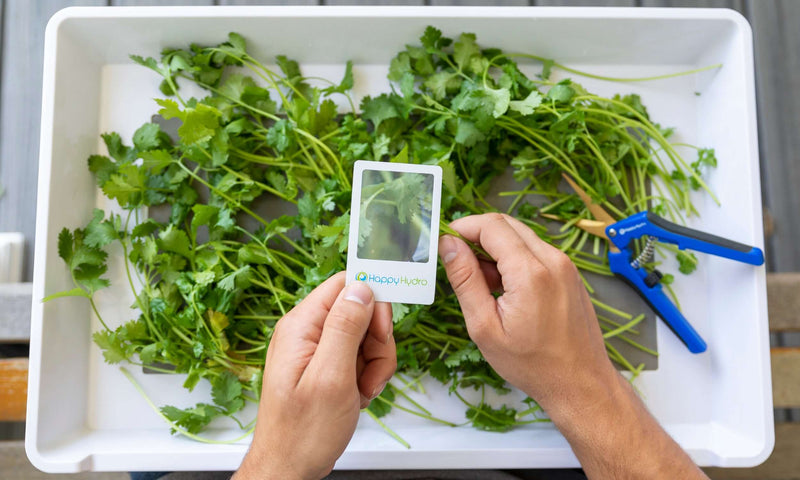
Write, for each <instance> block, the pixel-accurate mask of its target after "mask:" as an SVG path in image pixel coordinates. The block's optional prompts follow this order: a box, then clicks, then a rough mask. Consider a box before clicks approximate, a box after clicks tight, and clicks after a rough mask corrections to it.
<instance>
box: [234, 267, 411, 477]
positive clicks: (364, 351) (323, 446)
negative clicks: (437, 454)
mask: <svg viewBox="0 0 800 480" xmlns="http://www.w3.org/2000/svg"><path fill="white" fill-rule="evenodd" d="M344 283H345V276H344V272H341V273H339V274H336V275H334V276H333V277H331V278H329V279H328V280H326V281H325V282H324V283H323V284H322V285H320V286H319V287H317V288H316V289H314V291H312V292H311V293H310V294H309V295H308V296H307V297H306V298H305V299H304V300H303V301H302V302H300V303H299V304H298V305H297V306H296V307H294V309H292V310H291V311H290V312H289V313H287V314H286V315H285V316H284V317H283V318H282V319H281V320H280V321H279V322H278V323H277V325H276V327H275V332H274V334H273V336H272V340H271V342H270V344H269V349H268V350H267V358H266V363H265V365H264V382H263V387H262V392H261V402H260V405H259V409H258V418H257V421H256V430H255V434H254V436H253V443H252V445H251V447H250V451H249V452H248V453H247V456H245V458H244V461H243V462H242V466H241V468H240V469H239V471H238V472H237V474H236V475H235V476H234V478H237V479H241V478H251V477H252V478H262V479H263V478H281V479H300V478H302V479H311V478H322V477H324V476H325V475H327V474H328V473H329V472H330V471H331V470H332V469H333V465H334V463H335V462H336V459H338V458H339V456H340V455H341V454H342V452H344V449H345V447H346V446H347V444H348V443H349V442H350V438H351V437H352V436H353V432H354V431H355V428H356V423H357V421H358V413H359V409H361V408H365V407H367V406H368V405H369V402H370V400H372V399H373V398H375V397H376V396H378V394H380V392H381V391H382V390H383V388H384V386H385V385H386V382H388V381H389V379H390V378H391V376H392V375H393V374H394V371H395V368H396V367H397V355H396V352H395V345H394V338H393V336H392V331H393V327H392V308H391V304H388V303H377V304H376V302H375V299H374V297H373V295H372V291H371V290H370V288H369V286H367V284H365V283H363V282H354V283H352V284H350V285H348V286H347V287H346V288H344V289H343V288H342V287H344Z"/></svg>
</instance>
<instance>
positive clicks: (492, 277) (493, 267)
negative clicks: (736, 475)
mask: <svg viewBox="0 0 800 480" xmlns="http://www.w3.org/2000/svg"><path fill="white" fill-rule="evenodd" d="M478 265H479V266H480V267H481V272H483V277H484V278H485V279H486V285H488V286H489V290H490V291H491V292H493V293H502V292H503V283H502V279H501V278H500V272H498V271H497V264H496V263H494V262H490V261H488V260H482V259H480V258H478Z"/></svg>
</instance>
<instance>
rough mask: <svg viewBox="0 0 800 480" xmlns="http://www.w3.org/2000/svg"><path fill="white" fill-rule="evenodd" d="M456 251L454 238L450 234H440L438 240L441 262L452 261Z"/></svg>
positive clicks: (456, 246)
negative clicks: (440, 236)
mask: <svg viewBox="0 0 800 480" xmlns="http://www.w3.org/2000/svg"><path fill="white" fill-rule="evenodd" d="M457 251H458V245H456V240H455V239H454V238H453V237H452V236H450V235H444V236H442V238H441V240H439V255H440V256H441V257H442V262H444V263H450V262H452V261H453V259H454V258H456V254H457V253H458V252H457Z"/></svg>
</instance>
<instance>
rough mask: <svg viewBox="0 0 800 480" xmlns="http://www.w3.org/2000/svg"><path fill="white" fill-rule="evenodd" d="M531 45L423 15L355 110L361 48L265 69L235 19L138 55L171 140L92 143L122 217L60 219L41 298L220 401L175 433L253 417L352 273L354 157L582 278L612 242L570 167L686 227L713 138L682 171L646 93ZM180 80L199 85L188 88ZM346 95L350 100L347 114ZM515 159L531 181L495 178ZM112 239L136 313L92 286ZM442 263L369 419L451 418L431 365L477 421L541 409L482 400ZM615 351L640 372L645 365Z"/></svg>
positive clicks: (605, 320)
mask: <svg viewBox="0 0 800 480" xmlns="http://www.w3.org/2000/svg"><path fill="white" fill-rule="evenodd" d="M520 57H522V58H524V57H526V56H525V55H511V54H507V53H503V52H502V51H500V50H498V49H492V48H489V49H485V48H481V47H480V46H479V45H478V44H477V43H476V38H475V35H473V34H468V33H465V34H461V35H460V36H459V37H458V39H456V40H455V41H454V40H453V39H450V38H447V37H445V36H443V35H442V33H441V32H440V31H439V30H437V29H436V28H433V27H428V28H427V29H426V30H425V32H424V34H423V36H422V37H421V38H420V44H417V45H409V46H407V47H406V48H405V50H403V51H402V52H400V53H398V55H397V56H396V57H394V58H393V59H392V61H391V66H390V69H389V79H390V80H391V81H392V90H391V91H390V92H386V93H383V94H381V95H378V96H374V97H366V98H364V99H363V100H362V101H361V103H360V109H359V111H360V113H357V112H356V108H355V103H354V101H353V99H352V98H351V97H350V95H349V92H350V90H351V89H352V88H353V82H354V80H353V73H352V65H351V64H350V63H348V64H347V66H346V69H345V74H344V77H343V78H342V80H341V81H340V82H339V83H334V82H329V81H327V80H322V79H309V78H306V77H304V76H303V75H302V73H301V70H300V68H299V65H298V63H297V62H295V61H293V60H291V59H288V58H286V57H283V56H278V57H276V63H277V69H273V68H270V67H268V66H266V65H265V64H263V63H261V62H260V61H259V60H257V59H255V58H253V57H252V56H250V55H249V54H248V52H247V48H246V42H245V40H244V39H243V38H242V37H241V36H239V35H237V34H235V33H231V34H230V35H229V38H228V40H227V41H225V42H223V43H221V44H219V45H216V46H212V47H203V46H198V45H191V46H190V47H188V48H185V49H167V50H164V51H163V52H162V54H161V57H160V60H156V59H153V58H142V57H138V56H132V57H131V58H132V59H133V60H134V61H135V62H137V63H139V64H141V65H143V66H144V67H146V68H149V69H151V70H153V71H154V72H156V73H157V74H158V75H159V76H160V77H161V91H162V93H163V94H164V95H165V96H166V97H168V98H164V99H158V100H156V103H157V104H158V106H159V107H160V108H159V110H158V114H159V115H160V116H161V117H162V118H163V119H164V120H165V121H172V122H175V123H177V124H179V127H178V128H177V136H170V134H168V132H167V131H165V129H164V128H162V126H161V123H146V124H144V125H142V126H141V127H140V128H139V129H138V130H137V131H136V132H135V134H134V135H133V138H132V142H131V144H125V143H124V142H123V140H122V139H121V137H120V136H119V135H118V134H116V133H108V134H104V135H103V136H102V137H103V140H104V142H105V145H106V147H107V150H108V154H107V155H92V156H90V157H89V160H88V166H89V169H90V170H91V172H92V173H93V174H94V175H95V177H96V179H97V185H98V186H99V188H100V189H101V190H102V191H103V193H104V195H105V196H106V197H108V198H109V199H112V200H114V201H116V202H117V203H118V204H119V206H120V207H121V208H122V211H123V212H124V213H122V214H107V213H105V212H103V211H101V210H95V211H94V213H93V216H92V220H91V221H90V222H89V224H88V225H86V226H85V227H84V228H78V229H75V230H72V231H70V230H68V229H64V230H63V231H62V232H61V233H60V235H59V238H58V247H59V248H58V251H59V255H60V256H61V257H62V258H63V259H64V261H65V262H66V264H67V266H68V269H69V271H70V273H71V275H72V278H73V280H74V282H75V288H74V289H72V290H68V291H65V292H61V293H58V294H55V295H52V296H51V297H48V300H49V299H52V298H56V297H62V296H81V297H86V298H87V299H88V301H89V302H90V303H91V305H92V308H93V309H94V311H95V313H96V315H97V317H98V318H99V319H100V322H101V324H102V326H103V328H102V329H101V330H100V331H98V332H95V333H94V335H93V338H94V341H95V343H97V344H98V346H99V347H100V348H101V349H102V351H103V355H104V358H105V360H106V361H107V362H108V363H112V364H118V363H128V364H131V365H140V366H143V367H146V368H148V369H150V370H152V371H160V372H163V373H165V374H179V375H182V376H184V377H185V381H184V387H185V388H187V389H188V390H192V389H193V388H194V387H195V386H196V385H197V384H198V382H200V381H207V382H209V383H210V385H211V387H212V398H211V399H209V401H208V402H205V403H198V404H196V405H193V406H164V407H162V408H161V409H160V413H161V415H162V416H163V417H164V418H166V419H167V420H168V421H169V422H170V424H171V425H172V428H173V431H176V432H180V433H182V434H184V435H188V436H190V437H192V438H200V437H197V436H196V434H197V433H198V432H200V431H202V430H203V429H204V428H205V427H206V426H207V425H208V424H209V423H210V422H211V421H212V420H213V419H215V418H217V417H220V416H227V417H230V418H231V419H233V420H234V421H235V422H237V423H238V424H239V425H240V426H241V427H242V429H244V430H248V429H251V427H252V422H250V423H249V424H245V423H244V421H243V420H240V419H239V418H238V417H237V414H238V413H239V412H241V410H242V408H243V407H244V405H245V404H246V403H248V402H253V403H256V402H258V398H259V394H260V391H261V375H262V370H263V364H264V358H265V353H266V350H267V349H268V348H269V341H270V338H271V336H272V332H273V329H274V326H275V323H276V322H277V321H278V319H280V318H281V317H282V316H283V315H284V314H285V313H286V312H287V311H289V310H290V309H291V308H292V307H293V306H294V305H295V304H297V303H298V302H299V301H300V300H302V298H304V297H305V295H307V294H308V293H309V292H310V291H311V290H312V289H313V288H314V287H315V286H317V285H319V284H320V283H321V282H322V281H323V280H324V279H326V278H328V277H329V276H330V275H331V274H333V273H334V272H336V271H339V270H342V269H344V267H345V249H346V247H347V244H348V239H347V235H348V225H349V222H350V217H349V204H350V197H351V185H352V178H351V174H352V167H353V163H354V162H355V161H356V160H358V159H371V160H378V161H387V160H391V161H400V162H411V163H423V164H437V165H439V166H441V167H442V168H443V171H444V178H443V183H444V188H443V195H442V215H441V216H442V226H441V229H442V231H444V232H448V233H451V234H452V233H455V232H453V231H452V230H451V229H449V227H447V224H448V223H449V222H450V221H451V220H452V219H455V218H459V217H462V216H464V215H469V214H479V213H485V212H495V211H503V212H508V213H510V214H513V215H515V216H516V217H517V218H519V219H520V220H522V221H523V222H524V223H525V224H527V225H528V226H530V228H532V229H533V230H534V231H536V233H537V234H538V235H539V236H540V237H542V238H543V239H545V240H546V241H548V242H550V243H552V244H554V245H556V246H557V247H558V248H560V249H561V250H563V251H564V252H566V253H567V254H568V255H569V256H570V258H572V259H573V261H575V263H576V264H577V266H578V267H579V268H580V269H581V270H582V271H588V272H594V273H598V274H602V275H610V271H609V269H608V264H607V261H606V259H605V253H606V246H605V245H601V244H600V242H599V241H598V240H597V239H595V240H594V241H593V242H592V243H590V242H589V240H590V237H589V236H588V234H587V233H585V232H582V231H581V230H579V229H577V228H574V227H573V226H572V225H573V224H574V222H575V221H577V220H578V219H580V218H588V216H589V213H588V212H587V211H586V210H585V208H584V206H583V204H582V203H581V202H580V199H578V197H577V196H576V195H575V194H574V192H571V191H569V190H568V189H563V188H561V187H560V183H561V176H562V174H563V173H566V174H569V175H570V176H572V177H573V178H575V179H576V181H578V183H579V184H580V185H581V186H582V187H583V188H584V189H585V190H586V191H587V192H589V194H590V195H591V196H592V197H593V198H594V199H595V200H596V201H597V202H599V203H601V204H602V205H603V206H604V207H605V208H606V209H607V210H609V211H610V212H612V213H613V214H615V215H618V216H619V218H622V217H624V216H626V215H629V214H632V213H635V212H637V211H640V210H642V209H645V208H649V209H650V210H653V211H655V212H657V213H659V214H662V215H665V216H668V217H671V219H672V220H674V221H681V220H682V219H683V218H684V217H685V216H686V215H691V214H694V213H696V211H695V209H694V207H693V206H692V204H691V202H690V201H689V196H688V194H687V191H688V190H689V189H706V190H707V187H706V185H705V183H704V182H703V180H702V178H701V173H702V172H701V169H702V168H709V167H713V166H714V165H715V164H716V159H715V158H714V154H713V151H712V150H700V155H699V157H698V160H697V161H696V162H693V163H691V164H687V163H686V162H685V161H684V160H683V159H682V158H681V157H680V155H678V154H677V152H676V151H675V149H674V147H673V146H672V145H671V144H670V143H669V141H668V140H667V138H668V136H669V134H670V131H669V130H668V129H664V128H661V127H660V126H658V125H657V124H655V123H653V122H651V121H650V119H649V115H648V113H647V110H646V108H645V107H644V105H643V104H642V103H641V99H640V98H639V97H638V96H636V95H626V96H614V97H613V98H603V97H599V96H596V95H593V94H591V93H589V92H587V91H586V90H585V89H584V88H583V87H581V86H580V85H579V84H577V83H574V82H572V81H570V80H563V81H560V82H553V81H551V80H549V70H550V67H551V66H552V65H553V62H551V61H546V62H545V64H544V66H545V68H544V70H543V71H542V73H541V75H538V76H536V77H529V76H527V75H526V74H524V73H523V71H522V70H521V68H520V64H518V63H517V62H516V61H515V58H520ZM527 57H530V56H527ZM534 58H538V57H534ZM185 82H189V83H193V84H195V85H197V86H199V87H201V88H202V89H204V90H205V91H206V92H207V96H205V97H203V98H199V99H198V98H184V96H183V95H182V93H181V89H180V85H181V84H182V83H185ZM337 96H342V98H343V99H344V102H343V103H345V104H347V105H349V106H350V110H349V111H347V112H343V111H340V110H339V109H338V108H337V105H336V103H335V102H334V101H333V98H334V97H337ZM507 171H511V172H512V173H513V177H514V179H515V180H516V181H517V182H519V184H520V187H519V188H517V189H515V190H510V191H504V192H500V193H497V192H492V189H493V187H496V185H497V180H498V178H499V177H500V176H501V175H503V174H504V172H507ZM404 188H405V187H404ZM403 192H404V190H403V189H401V188H399V187H398V189H397V192H395V193H397V194H398V195H402V194H403ZM709 193H710V192H709ZM145 212H149V214H147V215H146V214H145ZM278 212H284V213H282V214H281V213H278ZM413 213H414V212H410V213H409V215H411V214H413ZM544 215H556V216H557V217H559V218H561V219H562V220H564V221H565V222H566V223H565V224H564V225H563V226H562V225H561V224H554V223H553V222H551V221H550V220H548V219H547V218H548V217H545V216H544ZM112 245H115V246H118V247H119V248H120V249H121V252H122V255H123V257H124V266H125V272H126V276H127V283H128V285H127V287H128V288H130V289H131V290H132V291H133V293H134V295H135V299H136V300H135V304H134V305H133V310H132V317H133V318H132V319H131V320H130V321H128V322H126V323H124V324H122V325H120V326H117V327H114V326H111V325H108V324H107V323H106V322H105V321H104V320H103V317H102V315H101V312H99V311H98V310H97V308H96V305H95V303H94V300H93V295H94V293H95V292H97V291H98V290H100V289H102V288H106V287H108V286H109V281H108V280H107V279H106V278H104V275H105V274H106V272H107V268H108V267H107V261H108V253H107V251H108V249H109V247H110V246H112ZM476 249H478V248H477V247H476ZM478 250H479V249H478ZM687 258H688V259H687ZM679 260H681V271H684V272H689V271H691V270H692V269H693V267H694V263H695V262H692V261H691V260H692V259H691V258H689V257H685V256H684V257H680V258H679ZM438 278H439V279H440V280H439V283H438V284H437V297H436V301H435V302H434V303H433V304H432V305H430V306H420V305H394V310H393V321H394V325H395V336H396V341H397V352H398V372H399V373H398V375H397V376H396V377H395V380H394V381H393V382H392V383H390V384H389V386H388V387H387V388H386V390H385V391H384V393H383V394H382V395H381V396H379V397H378V398H377V399H376V400H374V401H373V402H372V405H371V406H370V408H369V410H368V413H369V414H370V415H371V416H372V417H373V418H375V419H376V421H378V422H379V423H381V425H383V423H382V421H381V420H380V419H379V417H382V416H383V415H385V414H386V413H388V412H389V411H390V410H391V409H398V410H402V411H405V412H408V413H411V414H413V415H417V416H420V417H424V418H427V419H429V420H431V421H435V422H439V423H442V424H446V425H453V424H452V423H450V422H447V421H444V420H441V419H438V418H436V417H435V416H434V415H433V414H432V413H431V412H430V411H429V410H427V409H426V408H425V407H424V406H423V405H421V404H419V403H418V402H417V401H415V400H414V399H413V398H412V397H411V396H410V395H409V391H410V390H417V391H422V383H421V382H420V380H421V379H422V378H424V377H426V376H430V377H432V378H434V379H436V380H438V381H439V382H441V383H442V384H443V385H445V386H446V387H447V388H448V389H449V391H450V392H451V393H452V394H454V395H456V396H458V398H460V399H461V400H462V401H463V402H464V404H465V408H466V415H465V422H466V423H468V424H470V425H472V426H473V427H475V428H479V429H483V430H490V431H505V430H508V429H510V428H513V427H514V426H516V425H521V424H527V423H535V422H540V421H546V419H545V418H544V417H543V416H542V412H541V409H540V408H539V407H538V405H536V404H535V402H534V401H533V400H531V399H527V400H526V401H525V404H523V405H518V406H516V407H513V406H509V405H501V406H499V407H496V406H492V405H489V403H488V402H486V401H485V400H484V395H483V393H484V392H485V391H486V389H487V388H488V389H492V390H494V391H496V392H498V393H501V394H502V393H506V392H508V391H509V389H508V387H507V386H506V384H505V382H504V381H503V379H502V378H500V377H499V376H498V375H497V373H496V372H494V370H492V368H491V367H490V366H489V364H488V363H487V362H486V361H485V360H484V359H483V357H482V356H481V354H480V351H479V350H478V349H477V348H476V346H475V344H474V343H472V342H471V341H470V340H469V337H468V335H467V331H466V327H465V325H464V320H463V316H462V314H461V311H460V309H459V306H458V302H457V300H456V298H455V296H454V295H453V293H452V291H451V290H450V289H449V286H448V284H447V282H446V280H445V278H446V277H445V275H444V274H443V272H442V271H440V272H439V275H438ZM586 285H587V287H588V288H589V289H590V292H591V291H592V289H591V285H590V284H589V283H588V282H586ZM593 302H594V303H595V305H596V306H597V307H598V308H599V309H600V310H602V311H603V312H604V313H603V314H601V315H600V319H601V322H602V325H601V326H602V328H603V329H604V330H605V331H606V337H607V338H611V337H616V338H619V339H620V340H623V341H625V342H627V343H629V344H631V345H634V346H636V347H637V348H641V349H643V350H645V351H649V349H647V348H646V347H644V346H641V345H639V344H638V343H637V342H636V341H635V340H634V339H633V337H632V336H631V335H634V334H636V330H635V329H634V328H633V327H634V326H635V325H636V323H638V322H639V321H641V320H642V319H643V318H644V316H643V315H639V316H637V317H635V318H634V316H633V315H631V314H628V313H625V312H621V311H619V310H617V309H614V308H613V307H611V306H609V305H606V304H605V303H603V302H601V301H600V300H599V299H597V298H593ZM112 327H113V328H112ZM607 347H608V351H609V355H610V357H611V358H612V360H614V361H615V362H617V363H618V364H620V365H622V366H623V367H624V368H627V369H629V370H631V371H632V372H634V376H635V374H637V373H638V372H639V371H640V370H641V368H642V366H641V365H640V366H633V365H631V364H630V363H629V362H628V361H627V360H626V359H625V358H624V357H623V356H622V355H620V353H619V352H618V351H617V350H616V349H615V348H614V347H613V346H612V345H611V344H609V343H607ZM652 353H654V354H655V352H652ZM464 389H478V390H480V391H481V393H482V395H481V400H480V401H479V402H477V403H475V402H470V401H468V400H467V399H466V398H464V396H463V395H462V394H461V392H463V391H464ZM396 438H398V440H399V441H401V442H402V439H400V438H399V437H396Z"/></svg>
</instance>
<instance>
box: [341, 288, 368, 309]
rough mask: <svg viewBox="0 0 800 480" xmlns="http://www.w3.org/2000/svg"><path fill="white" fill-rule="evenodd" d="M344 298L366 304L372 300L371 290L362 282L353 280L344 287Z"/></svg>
mask: <svg viewBox="0 0 800 480" xmlns="http://www.w3.org/2000/svg"><path fill="white" fill-rule="evenodd" d="M343 298H344V299H345V300H348V301H351V302H356V303H360V304H361V305H366V304H368V303H369V302H370V301H372V290H371V289H370V288H369V285H367V284H366V283H364V282H353V283H351V284H350V285H348V286H347V287H345V289H344V295H343Z"/></svg>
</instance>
